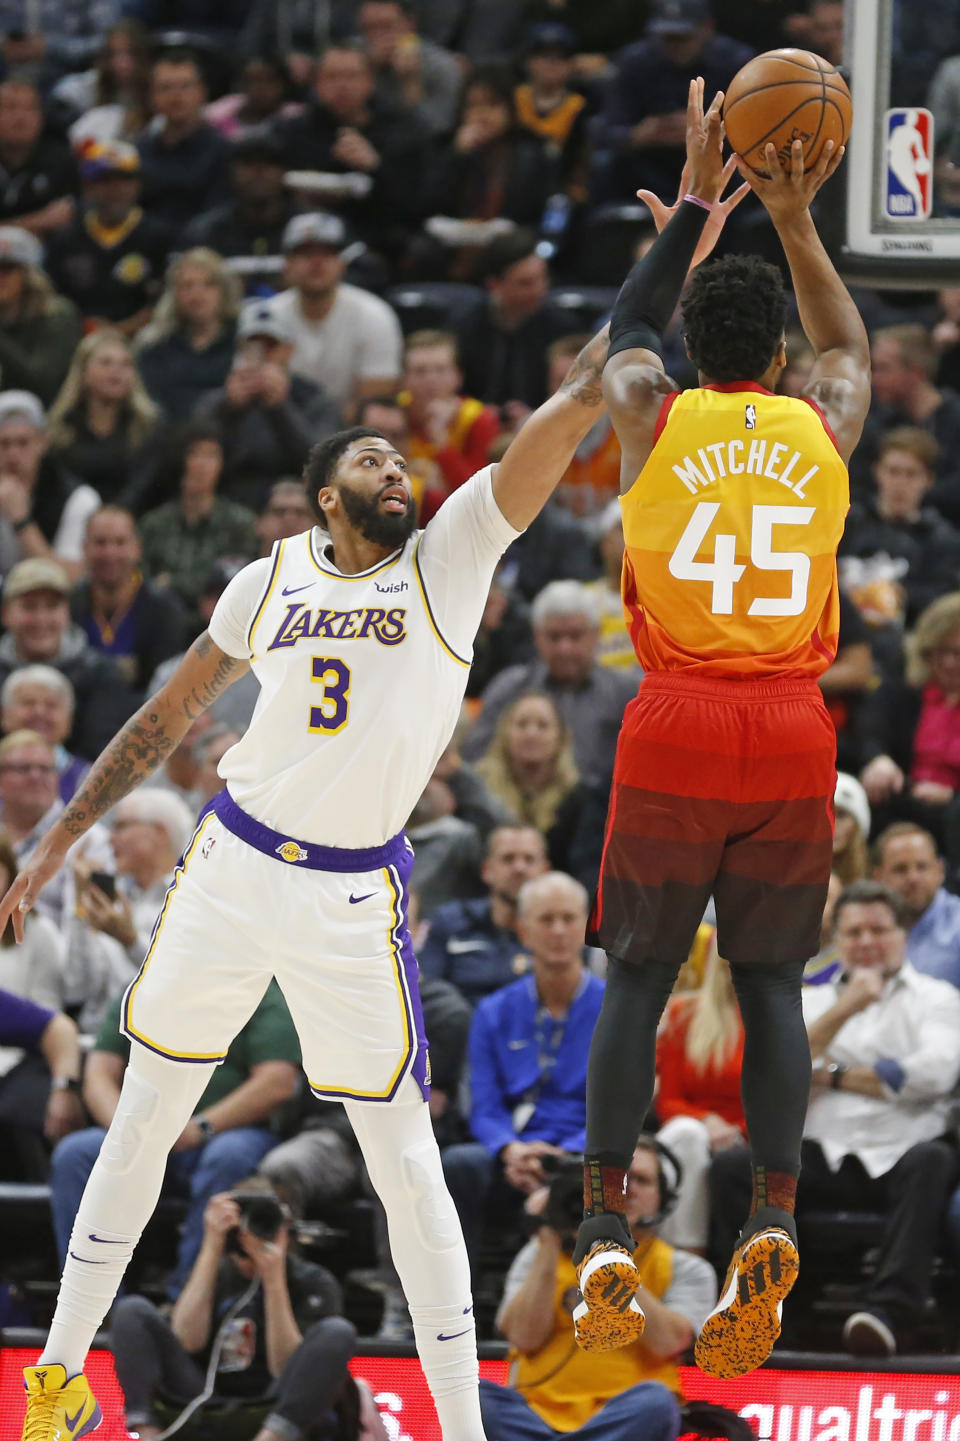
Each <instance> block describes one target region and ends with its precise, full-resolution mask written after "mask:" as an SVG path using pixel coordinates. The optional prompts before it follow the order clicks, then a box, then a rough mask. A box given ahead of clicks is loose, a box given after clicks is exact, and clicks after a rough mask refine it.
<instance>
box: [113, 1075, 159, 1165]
mask: <svg viewBox="0 0 960 1441" xmlns="http://www.w3.org/2000/svg"><path fill="white" fill-rule="evenodd" d="M159 1106H160V1092H159V1090H158V1089H157V1087H156V1086H155V1085H154V1084H153V1083H152V1082H151V1081H148V1080H146V1079H145V1077H143V1076H141V1075H139V1074H138V1073H137V1072H136V1071H134V1070H133V1069H132V1068H131V1067H129V1066H128V1067H127V1072H126V1075H125V1076H124V1078H123V1089H122V1090H121V1092H120V1099H119V1101H118V1102H117V1109H116V1111H115V1112H114V1116H113V1120H112V1121H111V1122H110V1129H109V1130H108V1131H107V1134H106V1137H105V1138H104V1142H103V1145H102V1147H101V1148H100V1164H101V1165H102V1166H103V1168H104V1169H105V1170H107V1171H110V1172H111V1173H112V1174H113V1175H117V1176H122V1175H125V1174H126V1173H127V1172H128V1171H130V1170H131V1169H132V1168H133V1166H134V1165H135V1164H136V1162H137V1159H138V1158H139V1157H140V1156H141V1155H142V1154H143V1151H144V1147H145V1146H146V1145H147V1144H148V1143H152V1144H153V1145H154V1146H156V1144H157V1138H156V1137H155V1136H154V1135H153V1134H152V1127H151V1123H152V1122H153V1121H154V1119H155V1117H156V1115H157V1112H158V1109H159Z"/></svg>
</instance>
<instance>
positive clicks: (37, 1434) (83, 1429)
mask: <svg viewBox="0 0 960 1441" xmlns="http://www.w3.org/2000/svg"><path fill="white" fill-rule="evenodd" d="M23 1384H24V1386H25V1387H26V1391H27V1414H26V1416H25V1417H24V1420H23V1431H22V1433H21V1437H20V1441H78V1438H79V1437H80V1436H89V1435H90V1433H91V1432H92V1431H96V1429H97V1427H98V1426H99V1425H100V1422H101V1421H102V1420H103V1414H102V1412H101V1410H100V1407H99V1406H98V1405H97V1398H96V1397H95V1396H94V1394H93V1392H92V1391H91V1390H90V1383H89V1382H88V1381H87V1378H86V1376H84V1374H83V1372H82V1371H81V1372H80V1374H79V1376H71V1377H70V1379H69V1381H68V1380H67V1373H66V1371H65V1370H64V1368H63V1367H62V1366H28V1367H27V1368H26V1369H25V1371H24V1373H23Z"/></svg>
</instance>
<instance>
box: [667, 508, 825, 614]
mask: <svg viewBox="0 0 960 1441" xmlns="http://www.w3.org/2000/svg"><path fill="white" fill-rule="evenodd" d="M719 509H720V506H719V504H717V503H715V502H713V501H707V500H702V501H700V502H699V504H698V505H697V508H696V510H695V511H694V512H693V515H692V516H691V517H690V520H689V522H688V524H687V527H686V529H685V530H684V532H683V535H682V536H681V537H680V539H679V541H678V542H677V547H676V550H675V551H674V552H673V555H672V556H671V557H670V563H669V570H670V574H671V575H672V576H673V577H674V579H675V580H697V581H701V582H702V581H706V582H707V583H709V584H710V585H711V586H712V588H713V589H712V595H711V601H710V610H711V612H712V614H713V615H732V614H733V588H734V586H735V585H736V584H737V582H738V581H739V580H740V578H741V576H742V575H743V573H744V571H745V570H746V568H747V567H746V566H745V565H742V564H741V563H740V562H738V560H737V537H736V536H735V535H730V534H728V533H724V532H722V531H721V532H720V533H718V534H717V535H715V536H714V541H713V560H697V556H698V554H699V552H700V550H701V548H702V547H703V545H704V542H705V541H706V540H707V536H708V535H709V532H710V528H711V526H712V525H713V523H714V521H715V520H716V518H717V512H718V511H719ZM814 509H815V508H814V507H813V506H812V505H809V506H799V505H755V506H754V507H753V515H752V521H751V527H750V564H751V565H752V566H753V567H754V568H755V569H757V570H776V571H786V572H788V573H789V575H790V594H789V595H788V596H763V595H758V596H757V597H756V599H755V600H753V601H752V602H751V604H750V608H749V610H748V611H747V615H755V616H788V615H802V613H803V611H804V610H805V608H806V604H807V587H808V585H809V583H810V557H809V556H808V555H804V554H803V552H802V551H795V550H775V549H774V546H773V540H774V535H773V532H774V527H775V526H778V525H809V524H810V521H811V520H812V518H813V515H814Z"/></svg>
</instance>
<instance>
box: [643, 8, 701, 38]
mask: <svg viewBox="0 0 960 1441" xmlns="http://www.w3.org/2000/svg"><path fill="white" fill-rule="evenodd" d="M709 19H710V5H709V0H653V5H652V7H651V12H650V19H649V20H648V21H647V34H648V35H689V34H690V31H691V30H695V29H696V28H697V26H698V25H702V24H703V23H704V21H705V20H709Z"/></svg>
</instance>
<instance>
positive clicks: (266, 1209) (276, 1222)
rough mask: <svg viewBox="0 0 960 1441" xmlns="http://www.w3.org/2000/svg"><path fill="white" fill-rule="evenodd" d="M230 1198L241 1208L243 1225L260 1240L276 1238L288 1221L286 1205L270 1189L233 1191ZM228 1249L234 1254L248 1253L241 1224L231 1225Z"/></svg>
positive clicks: (228, 1234)
mask: <svg viewBox="0 0 960 1441" xmlns="http://www.w3.org/2000/svg"><path fill="white" fill-rule="evenodd" d="M230 1199H231V1200H232V1201H235V1202H236V1203H237V1206H238V1207H239V1209H240V1224H241V1226H243V1227H245V1228H246V1230H248V1231H249V1232H250V1234H251V1235H252V1236H256V1237H257V1239H258V1240H259V1241H273V1240H275V1239H276V1236H277V1233H278V1232H279V1230H280V1228H281V1226H284V1225H286V1223H287V1220H288V1213H287V1209H286V1207H285V1206H284V1205H283V1202H282V1201H280V1200H278V1198H277V1197H276V1196H274V1195H272V1194H271V1193H270V1192H269V1191H231V1193H230ZM226 1250H227V1251H228V1252H229V1253H231V1254H232V1255H234V1256H245V1255H246V1254H247V1253H246V1251H244V1249H243V1242H242V1241H241V1239H240V1226H231V1227H230V1230H229V1231H228V1232H227V1239H226Z"/></svg>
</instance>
